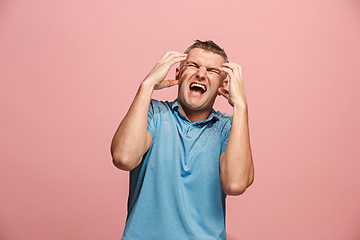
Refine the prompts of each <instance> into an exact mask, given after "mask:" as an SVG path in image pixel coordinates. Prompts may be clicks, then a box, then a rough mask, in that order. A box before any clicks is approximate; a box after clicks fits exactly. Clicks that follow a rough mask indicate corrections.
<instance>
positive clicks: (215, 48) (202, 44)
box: [184, 40, 229, 62]
mask: <svg viewBox="0 0 360 240" xmlns="http://www.w3.org/2000/svg"><path fill="white" fill-rule="evenodd" d="M193 48H201V49H204V50H206V51H210V52H212V53H215V54H219V55H220V56H222V57H223V58H224V59H225V62H229V60H228V57H227V55H226V53H225V51H224V49H222V48H221V47H219V45H217V44H216V43H214V42H213V41H211V40H208V41H200V40H195V43H193V44H192V45H191V46H190V47H188V48H187V49H186V50H185V52H184V53H186V54H187V53H188V52H189V51H190V50H191V49H193Z"/></svg>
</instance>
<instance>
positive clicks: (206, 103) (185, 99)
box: [176, 48, 226, 111]
mask: <svg viewBox="0 0 360 240" xmlns="http://www.w3.org/2000/svg"><path fill="white" fill-rule="evenodd" d="M224 62H225V60H224V58H223V57H222V56H221V55H218V54H215V53H213V52H210V51H206V50H203V49H201V48H193V49H191V50H190V51H189V52H188V55H187V59H186V60H185V61H184V64H183V66H182V68H181V69H177V71H176V78H177V79H178V80H179V90H178V98H177V99H178V102H179V104H180V105H181V106H182V108H184V109H186V110H191V111H211V109H212V106H213V105H214V101H215V98H216V96H217V92H218V88H219V87H221V86H225V84H226V82H225V80H224V78H223V73H222V72H220V70H218V68H219V67H221V64H222V63H224Z"/></svg>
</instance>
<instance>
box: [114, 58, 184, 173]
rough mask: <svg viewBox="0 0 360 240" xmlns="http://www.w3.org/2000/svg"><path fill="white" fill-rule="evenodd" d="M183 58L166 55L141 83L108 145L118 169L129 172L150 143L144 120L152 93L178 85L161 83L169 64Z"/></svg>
mask: <svg viewBox="0 0 360 240" xmlns="http://www.w3.org/2000/svg"><path fill="white" fill-rule="evenodd" d="M185 59H186V54H182V53H177V52H167V53H165V55H164V56H163V57H162V58H161V59H160V61H159V62H158V63H157V64H156V65H155V67H154V68H153V69H152V70H151V72H150V73H149V74H148V75H147V76H146V78H145V79H144V81H143V82H142V83H141V85H140V87H139V89H138V91H137V93H136V96H135V98H134V100H133V102H132V104H131V106H130V109H129V111H128V112H127V114H126V115H125V117H124V119H123V120H122V121H121V123H120V125H119V127H118V129H117V130H116V132H115V135H114V137H113V139H112V143H111V155H112V158H113V163H114V165H115V166H116V167H118V168H120V169H122V170H127V171H129V170H132V169H134V168H135V167H136V166H137V165H139V163H140V162H141V158H142V156H143V155H144V154H145V152H147V151H148V150H149V148H150V146H151V144H152V137H151V134H150V133H149V132H148V131H147V118H148V111H149V106H150V101H151V95H152V92H153V91H154V89H155V90H157V89H162V88H165V87H171V86H174V85H176V84H178V81H177V80H164V79H165V77H166V75H167V74H168V72H169V70H170V68H171V66H172V65H174V64H175V63H177V62H180V61H183V60H185Z"/></svg>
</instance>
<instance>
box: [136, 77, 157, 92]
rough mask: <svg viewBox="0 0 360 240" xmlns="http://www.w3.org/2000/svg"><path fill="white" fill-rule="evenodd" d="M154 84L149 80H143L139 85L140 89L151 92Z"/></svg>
mask: <svg viewBox="0 0 360 240" xmlns="http://www.w3.org/2000/svg"><path fill="white" fill-rule="evenodd" d="M155 85H156V84H155V83H154V82H153V81H151V80H150V79H147V78H145V79H144V80H143V81H142V83H141V84H140V87H141V88H146V89H151V90H152V91H153V90H154V89H155Z"/></svg>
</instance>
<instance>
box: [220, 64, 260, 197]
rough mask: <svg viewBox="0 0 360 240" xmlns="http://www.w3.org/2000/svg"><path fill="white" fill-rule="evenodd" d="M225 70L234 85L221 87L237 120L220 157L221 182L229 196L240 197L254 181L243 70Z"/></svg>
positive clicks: (226, 67)
mask: <svg viewBox="0 0 360 240" xmlns="http://www.w3.org/2000/svg"><path fill="white" fill-rule="evenodd" d="M221 70H222V71H224V72H226V73H227V74H229V77H230V80H229V81H230V86H229V91H227V90H226V89H225V88H220V89H219V93H220V94H221V95H223V96H224V97H225V98H226V99H227V100H228V101H229V103H230V104H231V105H232V106H233V120H232V126H231V130H230V135H229V140H228V143H227V146H226V150H225V151H224V152H223V153H222V154H221V155H220V161H219V164H220V180H221V185H222V187H223V190H224V192H225V193H226V194H228V195H240V194H242V193H243V192H244V191H245V190H246V188H248V187H249V186H250V185H251V184H252V183H253V181H254V165H253V160H252V154H251V146H250V136H249V126H248V110H247V103H246V98H245V91H244V83H243V79H242V69H241V67H240V66H239V65H237V64H235V63H224V64H223V67H222V68H221Z"/></svg>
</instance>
